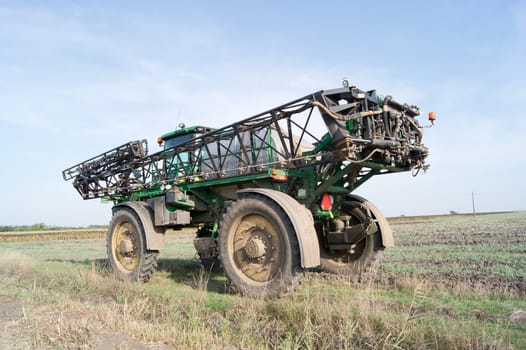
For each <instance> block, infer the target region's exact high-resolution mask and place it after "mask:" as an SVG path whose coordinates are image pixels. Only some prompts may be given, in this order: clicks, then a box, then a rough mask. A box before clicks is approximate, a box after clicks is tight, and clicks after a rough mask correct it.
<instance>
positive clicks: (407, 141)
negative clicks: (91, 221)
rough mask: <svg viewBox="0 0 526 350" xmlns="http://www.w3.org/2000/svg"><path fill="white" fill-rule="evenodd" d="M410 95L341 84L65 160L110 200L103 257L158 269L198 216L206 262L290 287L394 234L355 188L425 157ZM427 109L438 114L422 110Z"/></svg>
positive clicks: (354, 260)
mask: <svg viewBox="0 0 526 350" xmlns="http://www.w3.org/2000/svg"><path fill="white" fill-rule="evenodd" d="M419 114H420V111H419V109H418V108H417V107H416V106H412V105H407V104H402V103H399V102H397V101H395V100H394V99H393V98H391V96H385V97H384V96H380V95H377V94H376V91H375V90H371V91H362V90H360V89H358V88H356V87H354V86H348V84H344V86H343V87H341V88H336V89H331V90H322V91H318V92H315V93H312V94H309V95H307V96H304V97H302V98H299V99H297V100H294V101H292V102H289V103H286V104H283V105H281V106H279V107H276V108H273V109H270V110H268V111H266V112H263V113H260V114H258V115H255V116H253V117H250V118H246V119H244V120H241V121H239V122H236V123H233V124H231V125H228V126H225V127H221V128H217V129H215V128H211V127H204V126H190V127H186V126H184V125H180V127H179V129H177V130H174V131H172V132H169V133H167V134H164V135H163V136H161V137H159V139H158V142H159V145H161V146H162V147H163V148H162V150H160V151H158V152H155V153H152V154H148V147H147V142H146V140H139V141H131V142H128V143H126V144H124V145H122V146H119V147H117V148H114V149H112V150H109V151H107V152H104V153H102V154H100V155H98V156H96V157H93V158H91V159H88V160H87V161H84V162H82V163H79V164H77V165H75V166H73V167H70V168H68V169H66V170H64V171H63V177H64V179H65V180H73V186H74V187H75V189H76V190H77V191H78V192H79V193H80V195H81V196H82V198H83V199H93V198H103V199H106V200H110V201H112V202H113V203H114V206H113V208H112V213H113V216H112V219H111V223H110V226H109V229H108V234H107V251H108V257H109V262H110V265H111V267H112V269H113V271H114V273H115V274H116V276H117V277H118V278H120V279H123V280H138V281H147V280H149V279H150V277H151V276H152V274H153V273H154V271H155V269H156V267H157V262H158V255H159V251H160V250H161V249H162V248H163V246H164V235H165V232H166V230H167V229H181V228H184V227H195V231H196V238H195V239H194V246H195V248H196V251H197V253H198V255H199V257H200V258H201V261H202V263H203V265H204V266H205V267H206V268H211V267H212V266H213V265H215V266H219V265H220V266H221V268H222V269H223V270H224V272H225V274H226V276H227V277H228V279H229V281H230V282H231V285H232V286H233V287H234V288H235V289H236V290H237V291H239V292H240V293H242V294H245V295H250V296H265V297H274V296H280V295H282V294H285V293H287V292H290V291H292V290H294V289H295V287H296V286H297V285H298V284H299V282H300V280H301V277H302V276H303V271H304V270H305V269H309V268H316V267H319V268H321V269H323V270H325V271H328V272H331V273H338V274H341V273H345V274H353V275H358V274H361V273H363V272H364V271H366V270H367V269H368V267H369V266H370V265H371V263H372V262H373V261H375V260H376V259H377V257H378V254H380V253H381V252H382V251H383V249H384V248H385V247H390V246H393V245H394V239H393V234H392V231H391V229H390V227H389V224H388V222H387V220H386V218H385V217H384V215H383V214H382V213H381V212H380V210H378V208H376V207H375V206H374V205H373V204H372V203H370V202H369V201H367V200H366V199H364V198H362V197H360V196H357V195H354V194H352V192H353V191H354V190H356V189H357V188H358V187H359V186H360V185H362V184H363V183H364V182H366V181H368V180H369V179H371V178H372V177H373V176H375V175H380V174H388V173H394V172H402V171H413V173H417V172H418V171H420V170H425V169H426V168H427V167H428V166H427V165H426V163H425V159H426V157H427V155H428V149H427V148H426V147H425V146H424V145H423V144H422V127H421V126H420V125H419V123H418V122H417V120H416V119H415V117H416V116H418V115H419ZM429 119H430V120H431V121H433V120H434V114H432V113H430V114H429Z"/></svg>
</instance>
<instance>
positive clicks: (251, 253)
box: [243, 236, 267, 259]
mask: <svg viewBox="0 0 526 350" xmlns="http://www.w3.org/2000/svg"><path fill="white" fill-rule="evenodd" d="M243 249H244V251H245V253H246V254H247V256H248V257H249V258H251V259H257V258H261V257H263V256H264V255H265V253H266V251H267V247H266V245H265V241H263V240H262V239H261V237H258V236H255V237H251V238H250V239H249V240H248V242H247V244H246V245H245V247H244V248H243Z"/></svg>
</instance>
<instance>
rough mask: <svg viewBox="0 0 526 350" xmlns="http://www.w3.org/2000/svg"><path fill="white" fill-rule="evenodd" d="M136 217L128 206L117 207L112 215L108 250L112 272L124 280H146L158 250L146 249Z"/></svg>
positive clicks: (152, 267) (142, 231)
mask: <svg viewBox="0 0 526 350" xmlns="http://www.w3.org/2000/svg"><path fill="white" fill-rule="evenodd" d="M144 237H145V234H144V228H143V225H142V223H141V222H140V220H139V218H138V217H137V216H136V215H135V214H134V213H133V212H132V211H130V210H128V209H120V210H118V211H117V212H116V213H115V215H113V218H112V219H111V223H110V227H109V229H108V235H107V251H108V260H109V263H110V266H111V268H112V270H113V272H114V273H115V276H116V277H117V278H118V279H120V280H123V281H141V282H147V281H149V280H150V278H151V277H152V275H153V273H154V272H155V270H156V269H157V262H158V259H159V252H158V251H149V250H147V249H146V244H145V238H144Z"/></svg>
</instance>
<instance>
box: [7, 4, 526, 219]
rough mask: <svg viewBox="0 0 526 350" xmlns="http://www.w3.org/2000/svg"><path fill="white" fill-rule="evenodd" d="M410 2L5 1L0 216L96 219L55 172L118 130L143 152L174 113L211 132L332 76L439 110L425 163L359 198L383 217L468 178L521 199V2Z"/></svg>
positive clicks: (107, 142)
mask: <svg viewBox="0 0 526 350" xmlns="http://www.w3.org/2000/svg"><path fill="white" fill-rule="evenodd" d="M422 4H423V3H422ZM422 4H420V5H418V6H417V5H415V4H406V3H404V2H397V3H396V4H395V3H374V4H367V8H362V7H360V5H359V4H356V3H353V2H347V1H346V2H343V1H342V2H339V3H338V2H337V3H331V4H330V6H329V5H328V6H326V7H324V8H323V9H321V8H320V6H319V4H318V3H309V2H303V3H302V6H297V4H293V3H278V2H268V3H264V4H263V3H261V4H258V5H257V6H256V7H254V6H255V5H254V4H252V3H251V4H250V5H248V4H245V3H238V2H235V1H234V2H227V3H216V2H208V3H207V2H204V3H201V2H200V3H196V2H185V1H183V2H177V3H172V2H163V1H161V2H155V3H152V4H148V5H145V4H143V3H140V2H139V3H134V2H131V3H130V2H126V3H124V2H122V3H119V2H110V3H107V2H97V1H94V2H89V3H86V2H78V3H75V2H68V3H60V2H51V3H49V2H48V3H46V4H45V5H41V4H39V3H35V4H30V5H20V4H17V3H12V4H8V5H4V6H3V7H2V8H1V9H0V45H1V46H2V50H1V51H0V127H1V130H2V138H1V141H0V146H1V147H2V148H3V149H7V150H9V152H7V153H5V154H4V155H3V156H2V157H3V160H4V163H5V164H9V165H10V166H11V167H13V168H16V169H17V171H18V173H20V174H22V175H19V176H18V177H17V178H13V175H12V173H9V172H4V173H3V174H0V183H4V184H13V183H15V185H10V186H8V188H6V190H5V192H4V198H5V201H4V202H5V203H19V202H20V200H21V198H32V199H33V201H32V202H31V207H30V209H29V210H26V211H20V210H19V209H18V208H20V206H12V205H7V204H3V207H1V208H0V213H1V214H0V223H2V224H28V223H32V222H46V223H51V224H59V225H66V224H75V225H77V224H81V225H87V224H92V223H105V222H107V219H108V215H109V214H108V212H109V209H108V208H107V207H106V206H100V205H98V203H96V202H84V201H82V200H80V197H78V195H77V194H76V193H75V192H74V190H73V189H72V188H71V186H70V184H69V183H64V182H63V181H62V179H61V177H60V171H61V170H62V169H64V168H65V167H67V166H69V165H72V164H74V163H76V162H79V161H81V160H83V159H85V158H89V157H91V156H93V155H96V154H98V153H100V152H103V151H105V150H107V149H109V148H112V147H115V146H117V145H119V144H122V143H124V142H126V141H128V140H131V139H141V138H147V139H148V140H149V141H150V143H151V148H152V149H155V144H154V140H155V138H156V137H157V136H158V135H159V134H162V133H164V132H166V131H168V130H171V129H173V128H175V127H176V125H177V124H178V123H179V122H184V123H186V124H187V125H191V124H204V125H210V126H215V127H219V126H223V125H226V124H230V123H233V122H235V121H237V120H239V119H241V118H244V117H248V116H250V115H253V114H256V113H259V112H261V111H264V110H267V109H269V108H271V107H274V106H276V105H279V104H282V103H285V102H288V101H290V100H292V99H295V98H298V97H300V96H303V95H305V94H308V93H311V92H313V91H316V90H320V89H325V88H332V87H335V86H339V84H340V82H341V79H342V78H343V77H347V78H348V79H349V80H350V81H351V83H353V84H356V85H358V86H359V87H360V88H364V89H373V88H376V89H377V90H378V92H379V93H381V94H391V95H393V96H394V97H395V99H397V100H400V101H403V102H408V103H414V104H418V105H420V106H421V107H422V109H423V111H424V112H427V111H429V110H434V111H435V112H437V115H438V118H439V119H438V122H437V126H436V127H435V128H433V129H430V130H426V133H425V134H426V135H425V138H424V141H425V143H426V144H427V145H428V146H429V147H430V150H431V156H430V160H431V163H432V168H431V170H430V172H429V173H428V174H426V175H425V176H423V177H418V178H416V179H413V178H411V177H410V175H409V174H399V175H392V176H391V175H390V176H385V177H379V179H373V180H372V181H371V183H368V184H366V185H364V187H363V188H361V189H360V191H361V192H360V193H361V194H362V195H364V196H365V197H371V199H372V200H373V201H377V202H378V206H379V207H380V208H382V209H383V210H385V211H386V212H387V213H388V214H390V215H398V214H400V213H405V214H411V213H425V211H426V210H427V211H430V212H433V213H438V212H448V211H449V210H463V209H462V208H463V207H462V206H461V205H458V207H459V208H460V209H456V208H457V206H456V204H455V203H456V201H457V202H458V203H464V202H463V200H464V197H465V196H464V194H461V193H464V192H466V190H467V189H468V187H470V188H472V189H473V190H474V191H475V192H480V191H482V189H483V190H484V191H485V193H487V195H486V197H485V198H488V200H487V203H488V204H487V205H486V206H485V207H484V205H485V204H484V203H483V202H481V207H482V208H488V210H499V208H500V207H499V205H500V203H502V202H503V201H498V202H496V203H495V202H493V201H491V200H490V198H491V197H492V196H500V197H501V198H504V197H506V198H508V200H507V203H509V206H510V207H514V208H517V209H521V208H522V198H521V197H520V196H519V195H518V194H517V192H518V190H524V186H523V185H521V184H520V183H519V181H518V178H517V175H515V174H520V173H522V172H524V171H525V170H526V169H525V164H524V161H523V160H522V158H521V152H522V150H523V149H525V148H526V145H525V144H524V141H522V140H523V139H524V138H523V135H522V134H523V132H524V130H525V129H526V125H525V122H524V121H525V120H526V118H523V117H522V116H523V114H524V113H523V112H522V104H523V101H524V99H525V98H526V89H525V87H524V81H526V67H525V64H524V60H523V59H522V57H523V56H524V53H525V52H524V50H525V47H526V45H525V40H526V27H525V25H524V23H526V7H525V6H524V5H523V4H520V3H514V2H506V3H505V4H504V5H502V3H501V2H495V3H493V2H490V3H488V4H484V5H481V4H478V3H473V4H469V3H468V5H463V4H458V3H456V2H455V3H453V2H451V3H450V4H448V3H447V2H446V3H433V4H427V3H426V4H425V6H424V5H422ZM452 6H454V7H455V11H451V8H452ZM424 118H425V117H424ZM510 167H512V168H513V171H511V170H508V169H511V168H510ZM37 178H38V181H36V180H35V179H37ZM503 181H505V182H506V184H505V185H506V186H503V185H499V184H502V183H503ZM513 183H516V184H517V185H516V186H515V188H514V186H512V185H511V184H513ZM521 186H522V187H521ZM470 192H471V189H469V193H470ZM524 192H526V190H524ZM400 198H405V199H406V200H403V201H402V202H400V200H399V199H400ZM481 200H482V199H481ZM468 204H470V202H469V201H468ZM467 208H468V210H469V206H468V207H467Z"/></svg>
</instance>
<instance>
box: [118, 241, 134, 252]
mask: <svg viewBox="0 0 526 350" xmlns="http://www.w3.org/2000/svg"><path fill="white" fill-rule="evenodd" d="M119 251H120V252H121V254H129V253H131V252H133V242H132V241H131V240H130V239H123V240H121V241H120V242H119Z"/></svg>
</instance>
